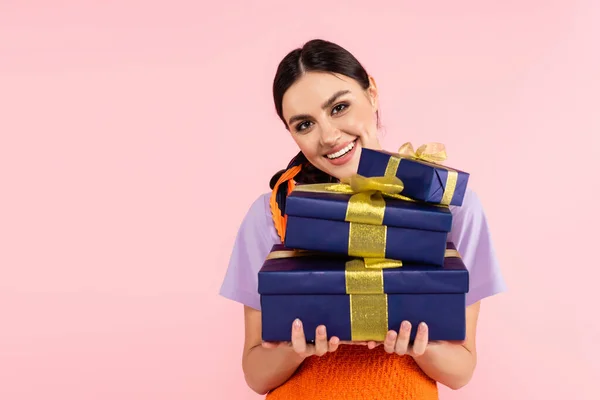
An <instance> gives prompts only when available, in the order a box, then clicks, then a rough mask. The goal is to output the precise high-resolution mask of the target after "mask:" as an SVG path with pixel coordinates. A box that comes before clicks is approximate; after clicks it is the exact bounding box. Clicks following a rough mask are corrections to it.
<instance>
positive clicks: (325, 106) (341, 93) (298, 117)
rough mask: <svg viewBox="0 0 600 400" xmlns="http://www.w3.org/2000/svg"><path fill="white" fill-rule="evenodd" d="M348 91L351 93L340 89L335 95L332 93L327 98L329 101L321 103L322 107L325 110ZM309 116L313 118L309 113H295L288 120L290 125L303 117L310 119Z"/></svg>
mask: <svg viewBox="0 0 600 400" xmlns="http://www.w3.org/2000/svg"><path fill="white" fill-rule="evenodd" d="M348 93H350V91H349V90H339V91H337V92H335V93H334V94H333V95H332V96H331V97H330V98H329V99H327V101H326V102H324V103H323V104H322V105H321V108H322V109H323V110H325V109H326V108H329V107H331V105H332V104H333V103H335V101H336V100H337V99H338V98H340V97H342V96H343V95H345V94H348ZM309 118H311V117H310V115H308V114H300V115H294V116H293V117H291V118H290V120H289V121H288V125H291V124H293V123H294V122H296V121H300V120H303V119H309Z"/></svg>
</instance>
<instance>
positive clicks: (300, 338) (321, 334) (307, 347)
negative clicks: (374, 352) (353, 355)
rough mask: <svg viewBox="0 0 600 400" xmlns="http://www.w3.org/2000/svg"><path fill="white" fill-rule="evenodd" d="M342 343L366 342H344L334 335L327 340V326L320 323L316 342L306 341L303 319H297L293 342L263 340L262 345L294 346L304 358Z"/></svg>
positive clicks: (294, 326) (316, 354) (325, 352)
mask: <svg viewBox="0 0 600 400" xmlns="http://www.w3.org/2000/svg"><path fill="white" fill-rule="evenodd" d="M340 344H362V345H366V344H367V343H366V342H345V341H344V342H342V341H340V339H339V338H338V337H336V336H332V337H331V338H329V340H327V328H326V327H325V326H324V325H319V326H318V327H317V329H316V331H315V343H314V344H311V343H306V337H305V336H304V328H303V326H302V321H300V320H299V319H296V320H295V321H294V323H293V324H292V341H291V342H263V343H262V345H263V347H265V348H268V349H274V348H277V347H292V348H293V349H294V352H295V353H296V354H298V356H300V357H301V358H302V359H305V358H307V357H310V356H313V355H314V356H319V357H320V356H323V355H325V354H327V353H332V352H334V351H336V350H337V349H338V346H339V345H340Z"/></svg>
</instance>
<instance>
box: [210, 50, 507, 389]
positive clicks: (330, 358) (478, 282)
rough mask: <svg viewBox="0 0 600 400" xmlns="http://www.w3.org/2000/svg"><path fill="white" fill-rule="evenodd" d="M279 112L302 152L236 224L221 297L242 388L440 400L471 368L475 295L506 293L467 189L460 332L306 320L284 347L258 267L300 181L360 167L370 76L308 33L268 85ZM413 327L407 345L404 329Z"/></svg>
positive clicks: (456, 224) (371, 95) (372, 97)
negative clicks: (462, 336) (239, 334)
mask: <svg viewBox="0 0 600 400" xmlns="http://www.w3.org/2000/svg"><path fill="white" fill-rule="evenodd" d="M273 97H274V101H275V108H276V110H277V114H278V116H279V117H280V118H281V120H282V121H283V123H284V125H285V128H286V129H287V130H288V131H289V133H290V134H291V136H292V138H293V140H294V141H295V142H296V144H297V145H298V147H299V149H300V152H299V153H298V155H296V157H294V158H293V159H292V160H291V162H290V163H289V165H288V167H287V168H286V169H285V170H282V171H280V172H279V173H277V174H276V175H275V176H274V177H273V178H272V179H271V193H266V194H264V195H262V196H261V197H260V198H259V199H257V200H256V201H255V202H254V204H253V205H252V207H251V208H250V210H249V211H248V213H247V215H246V217H245V218H244V221H243V222H242V225H241V227H240V230H239V232H238V235H237V238H236V242H235V245H234V249H233V252H232V255H231V260H230V263H229V268H228V270H227V275H226V277H225V281H224V282H223V285H222V288H221V294H222V295H223V296H225V297H227V298H229V299H232V300H234V301H237V302H240V303H242V304H243V305H244V316H245V343H244V352H243V358H242V368H243V370H244V374H245V377H246V382H247V383H248V385H249V386H250V387H251V388H252V389H253V390H254V391H256V392H258V393H268V396H267V397H268V398H269V399H295V398H299V399H300V398H301V399H317V398H318V399H336V398H340V399H346V400H351V399H366V398H378V399H392V398H393V399H396V398H404V399H437V397H438V392H437V383H438V382H439V383H442V384H444V385H446V386H448V387H450V388H453V389H458V388H460V387H462V386H464V385H465V384H467V383H468V382H469V380H470V378H471V376H472V374H473V371H474V369H475V365H476V358H477V357H476V349H475V333H476V326H477V318H478V314H479V303H480V300H482V299H483V298H486V297H489V296H492V295H494V294H496V293H499V292H501V291H503V290H504V289H505V286H504V281H503V279H502V277H501V274H500V272H499V268H498V263H497V261H496V258H495V255H494V251H493V247H492V244H491V239H490V234H489V232H488V227H487V223H486V218H485V214H484V212H483V209H482V207H481V204H480V203H479V200H478V198H477V196H476V195H475V193H474V192H472V191H471V190H469V189H467V192H466V194H465V198H464V201H463V204H462V206H461V207H452V206H451V207H450V210H451V212H452V216H453V222H452V230H451V232H450V234H449V236H448V240H449V241H452V242H453V243H454V244H455V245H456V248H457V250H458V251H459V253H460V254H461V256H462V259H463V261H464V263H465V265H466V266H467V269H468V270H469V273H470V282H469V285H470V290H469V293H468V294H467V299H466V332H467V334H466V340H465V341H463V342H459V343H455V342H429V340H428V326H427V324H426V323H420V324H419V325H418V326H416V327H412V326H411V324H410V323H408V321H404V322H403V323H402V324H401V326H399V327H398V329H397V330H390V331H389V332H388V333H387V336H386V337H385V340H384V341H383V342H382V343H374V342H368V343H362V342H361V343H356V342H353V343H341V342H340V340H339V339H338V338H337V337H328V335H327V327H326V326H319V327H317V329H316V332H315V338H316V339H315V342H314V344H312V343H307V341H306V339H305V332H304V329H303V326H302V321H300V320H296V321H295V322H294V323H293V324H292V326H290V331H291V342H290V343H263V342H262V339H261V338H262V335H261V332H262V328H261V311H260V309H261V307H260V296H259V294H258V290H257V278H258V271H259V270H260V268H261V266H262V264H263V262H264V261H265V259H266V257H267V255H268V254H269V252H270V250H271V248H272V246H273V245H274V244H279V243H282V242H283V241H284V239H285V217H284V215H285V200H286V197H287V195H288V194H289V193H290V191H291V190H292V189H293V188H294V186H295V184H296V183H318V182H334V181H339V180H342V179H344V178H347V177H349V176H351V175H353V174H355V173H356V172H357V170H358V163H359V159H360V155H361V151H362V149H363V148H369V149H380V148H381V146H380V144H379V141H378V138H377V133H378V127H379V115H378V96H377V87H376V85H375V80H374V79H373V78H372V77H371V76H369V75H368V74H367V72H366V71H365V69H364V68H363V67H362V65H361V64H360V63H359V62H358V60H356V58H354V56H352V54H350V53H349V52H348V51H346V50H345V49H343V48H342V47H340V46H338V45H336V44H334V43H331V42H327V41H324V40H312V41H310V42H308V43H306V44H305V45H304V46H303V47H302V48H300V49H296V50H293V51H291V52H290V53H289V54H287V55H286V56H285V58H284V59H283V60H282V61H281V63H280V64H279V67H278V69H277V72H276V76H275V79H274V83H273ZM415 329H416V336H415V340H414V343H413V344H410V343H409V338H410V336H411V331H413V330H415Z"/></svg>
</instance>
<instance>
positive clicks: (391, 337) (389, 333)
mask: <svg viewBox="0 0 600 400" xmlns="http://www.w3.org/2000/svg"><path fill="white" fill-rule="evenodd" d="M387 337H388V339H389V340H396V338H397V337H398V335H397V334H396V332H394V331H390V332H388V334H387Z"/></svg>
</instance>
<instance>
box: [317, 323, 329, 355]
mask: <svg viewBox="0 0 600 400" xmlns="http://www.w3.org/2000/svg"><path fill="white" fill-rule="evenodd" d="M328 348H329V343H327V329H325V326H323V325H319V326H318V327H317V330H316V332H315V354H316V355H318V356H322V355H323V354H325V353H327V349H328Z"/></svg>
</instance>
